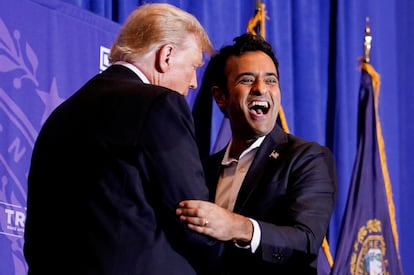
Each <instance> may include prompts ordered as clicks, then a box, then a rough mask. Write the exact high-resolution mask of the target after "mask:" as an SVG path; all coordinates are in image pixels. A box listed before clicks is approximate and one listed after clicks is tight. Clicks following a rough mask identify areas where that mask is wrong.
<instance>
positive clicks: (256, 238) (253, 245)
mask: <svg viewBox="0 0 414 275" xmlns="http://www.w3.org/2000/svg"><path fill="white" fill-rule="evenodd" d="M248 219H249V220H250V221H251V222H252V224H253V237H252V240H251V241H250V244H247V245H241V244H240V243H237V242H234V245H235V246H236V247H238V248H242V249H250V251H251V252H252V253H254V252H256V250H257V248H258V247H259V244H260V237H261V235H262V233H261V231H260V226H259V223H258V222H257V221H255V220H253V219H250V218H248Z"/></svg>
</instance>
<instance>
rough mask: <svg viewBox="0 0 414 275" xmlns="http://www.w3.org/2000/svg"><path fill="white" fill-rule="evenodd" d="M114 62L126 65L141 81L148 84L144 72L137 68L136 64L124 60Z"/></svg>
mask: <svg viewBox="0 0 414 275" xmlns="http://www.w3.org/2000/svg"><path fill="white" fill-rule="evenodd" d="M114 64H115V65H122V66H124V67H127V68H128V69H130V70H131V71H133V72H134V73H135V74H136V75H137V76H138V77H139V78H140V79H141V80H142V82H144V83H146V84H150V82H149V80H148V78H147V77H146V76H145V75H144V73H143V72H142V71H141V70H140V69H138V68H137V67H136V66H134V65H133V64H131V63H128V62H125V61H117V62H115V63H114Z"/></svg>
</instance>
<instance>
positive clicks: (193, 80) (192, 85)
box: [189, 73, 197, 90]
mask: <svg viewBox="0 0 414 275" xmlns="http://www.w3.org/2000/svg"><path fill="white" fill-rule="evenodd" d="M189 87H190V89H193V90H195V89H197V74H196V73H194V75H193V77H192V78H191V82H190V86H189Z"/></svg>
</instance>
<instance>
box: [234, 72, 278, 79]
mask: <svg viewBox="0 0 414 275" xmlns="http://www.w3.org/2000/svg"><path fill="white" fill-rule="evenodd" d="M255 75H256V74H255V73H253V72H244V73H241V74H239V75H237V77H236V79H239V78H241V77H243V76H255ZM265 76H274V77H276V78H277V74H276V73H273V72H266V73H265Z"/></svg>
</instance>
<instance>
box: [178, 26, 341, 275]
mask: <svg viewBox="0 0 414 275" xmlns="http://www.w3.org/2000/svg"><path fill="white" fill-rule="evenodd" d="M234 41H235V43H234V44H233V45H230V46H226V47H224V48H222V49H221V50H220V52H219V53H218V54H217V55H215V56H214V57H213V58H212V59H211V61H210V63H209V65H208V67H207V71H206V74H208V75H209V77H208V79H209V81H210V82H209V84H208V85H209V86H210V87H211V91H212V93H213V97H214V99H215V101H216V103H217V105H218V106H219V107H220V109H221V110H222V112H223V113H224V114H225V116H226V117H228V118H229V121H230V125H231V131H232V136H231V140H230V142H229V144H228V145H227V146H226V147H225V148H224V149H223V150H222V151H220V152H218V153H216V154H214V155H212V156H211V157H210V158H209V159H208V161H207V162H206V163H205V173H206V179H207V183H208V184H210V187H211V200H214V201H215V203H216V204H214V203H210V202H204V201H199V200H187V201H183V202H181V203H180V207H179V208H178V209H177V214H178V215H179V216H180V218H181V220H182V221H183V222H186V223H187V224H188V226H189V228H191V229H193V230H195V231H197V232H200V233H203V234H206V235H209V236H211V237H214V238H217V239H219V240H223V241H228V242H227V244H226V252H225V264H224V268H223V271H222V274H301V275H303V274H317V271H316V263H317V255H318V251H319V248H320V246H321V244H322V240H323V238H324V236H325V234H326V231H327V228H328V224H329V221H330V217H331V214H332V210H333V207H334V204H335V199H336V174H335V166H334V159H333V156H332V154H331V152H330V151H329V149H328V148H326V147H324V146H321V145H319V144H317V143H315V142H308V141H305V140H303V139H301V138H299V137H296V136H294V135H291V134H287V133H285V132H284V131H283V130H282V129H281V128H280V127H279V126H278V125H277V123H276V119H277V115H278V111H279V107H280V102H281V99H280V87H279V70H278V61H277V59H276V57H275V55H274V52H273V50H272V47H271V45H270V44H269V43H267V42H266V41H265V40H263V39H262V38H261V37H259V36H255V35H251V34H244V35H242V36H240V37H237V38H236V39H235V40H234ZM203 85H204V84H203Z"/></svg>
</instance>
